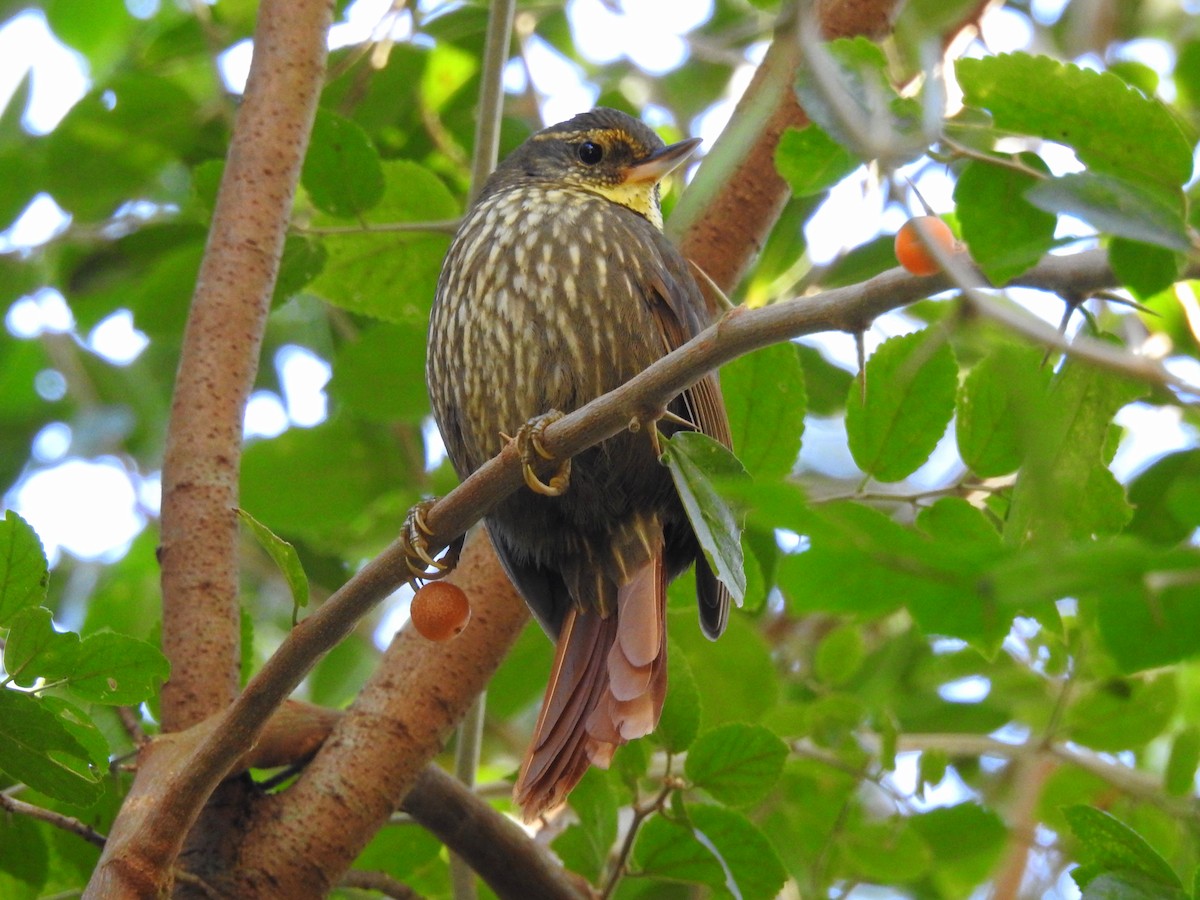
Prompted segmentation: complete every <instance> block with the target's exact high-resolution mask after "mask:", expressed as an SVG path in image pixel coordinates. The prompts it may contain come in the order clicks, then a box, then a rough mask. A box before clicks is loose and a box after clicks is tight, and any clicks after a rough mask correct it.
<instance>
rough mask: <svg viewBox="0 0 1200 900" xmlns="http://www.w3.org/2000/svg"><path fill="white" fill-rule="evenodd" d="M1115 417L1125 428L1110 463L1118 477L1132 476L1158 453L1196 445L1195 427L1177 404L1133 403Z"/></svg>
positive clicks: (1127, 478) (1122, 479) (1119, 478)
mask: <svg viewBox="0 0 1200 900" xmlns="http://www.w3.org/2000/svg"><path fill="white" fill-rule="evenodd" d="M1114 421H1115V422H1116V423H1117V424H1118V425H1120V426H1121V427H1122V428H1124V429H1125V437H1124V440H1122V441H1121V446H1120V447H1119V448H1118V450H1117V455H1116V456H1115V457H1114V458H1113V461H1112V466H1111V468H1112V472H1113V474H1114V475H1116V476H1117V479H1118V480H1119V481H1127V480H1129V479H1130V478H1132V477H1133V476H1134V475H1135V474H1136V473H1137V472H1139V471H1141V470H1142V469H1144V468H1146V467H1147V466H1148V465H1150V463H1151V462H1152V461H1153V460H1156V459H1158V458H1159V457H1162V456H1166V455H1167V454H1168V453H1174V452H1175V451H1177V450H1187V449H1188V448H1189V447H1195V446H1196V439H1197V434H1196V429H1195V427H1194V426H1192V425H1188V424H1187V423H1185V422H1184V421H1183V410H1182V409H1180V408H1179V407H1178V406H1152V405H1151V404H1149V403H1130V404H1129V405H1128V406H1126V407H1124V408H1123V409H1121V411H1120V412H1118V413H1117V415H1116V418H1115V419H1114Z"/></svg>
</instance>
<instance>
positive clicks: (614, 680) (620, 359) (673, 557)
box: [426, 109, 730, 819]
mask: <svg viewBox="0 0 1200 900" xmlns="http://www.w3.org/2000/svg"><path fill="white" fill-rule="evenodd" d="M698 143H699V141H697V140H688V141H682V142H680V143H677V144H672V145H671V146H669V147H668V146H664V145H663V142H662V140H660V139H659V137H658V136H657V135H656V134H655V133H654V132H653V131H652V130H651V129H650V128H648V127H647V126H646V125H645V124H643V123H642V122H639V121H638V120H636V119H634V118H631V117H630V116H627V115H625V114H624V113H621V112H617V111H614V110H611V109H596V110H593V111H591V112H588V113H583V114H581V115H578V116H576V117H575V118H573V119H571V120H569V121H567V122H562V123H560V124H558V125H553V126H551V127H549V128H546V129H544V130H542V131H540V132H538V133H536V134H534V135H533V136H531V137H530V138H529V139H528V140H527V141H525V143H523V144H522V145H521V146H520V147H518V148H517V149H516V150H515V151H514V152H513V153H512V155H510V156H509V157H508V158H507V159H506V160H505V161H504V162H503V163H502V164H501V165H500V166H499V168H498V169H497V170H496V172H495V173H494V174H493V175H492V177H491V178H490V179H489V180H488V182H487V184H486V185H485V186H484V189H483V191H482V192H481V194H480V196H479V199H478V200H477V201H476V202H475V204H474V205H473V206H472V207H471V209H470V210H468V212H467V215H466V218H465V219H464V220H463V223H462V225H461V226H460V228H459V230H458V233H457V235H456V236H455V238H454V242H453V244H452V245H451V247H450V251H449V253H448V254H447V256H446V261H445V263H444V265H443V268H442V274H441V279H440V280H439V282H438V288H437V296H436V299H435V300H434V305H433V315H432V319H431V322H430V329H429V350H428V364H427V373H426V374H427V379H428V383H429V392H430V395H431V398H432V400H433V409H434V413H435V415H436V417H437V422H438V426H439V427H440V429H441V433H442V437H443V439H444V441H445V444H446V449H447V452H448V453H449V456H450V460H451V461H452V462H453V464H454V467H455V469H457V470H458V474H459V475H460V476H462V477H465V476H467V475H469V474H470V473H471V472H473V471H475V469H477V468H478V467H479V466H480V465H482V464H483V463H484V462H486V461H487V460H488V459H490V458H491V457H493V456H495V455H496V454H497V453H498V452H499V451H500V450H501V449H502V447H503V445H504V443H505V441H507V440H509V439H510V438H508V437H507V435H514V434H515V435H517V439H518V441H519V442H520V444H521V448H522V456H523V458H524V459H525V460H526V465H525V480H526V482H527V484H528V486H529V488H530V489H528V490H527V489H524V488H522V489H520V490H518V491H517V492H516V493H515V494H513V495H511V496H510V497H508V498H507V499H506V500H505V501H503V502H502V503H500V504H498V505H497V506H496V507H495V508H494V509H493V510H492V511H491V513H489V514H488V516H487V518H486V524H487V530H488V533H489V534H490V536H491V539H492V544H493V545H494V546H495V549H496V553H497V555H498V556H499V558H500V561H501V562H502V563H503V565H504V568H505V569H506V570H507V572H508V574H509V577H510V578H511V579H512V581H513V584H515V585H516V587H517V588H518V590H519V591H520V592H521V594H522V596H523V597H524V598H525V600H526V602H527V603H528V604H529V607H530V609H531V610H532V612H533V614H534V616H535V617H536V618H537V620H538V621H539V622H540V623H541V625H542V627H543V628H544V629H545V630H546V632H547V633H548V634H549V635H550V636H551V637H552V638H556V639H557V651H556V653H555V657H554V665H553V669H552V671H551V674H550V682H549V685H548V687H547V689H546V696H545V699H544V700H543V704H542V711H541V715H540V716H539V717H538V721H537V726H536V728H535V731H534V736H533V740H532V743H531V744H530V747H529V750H528V752H527V754H526V757H525V761H524V764H523V765H522V766H521V772H520V776H519V778H518V781H517V784H516V788H515V790H514V797H515V799H516V801H517V803H518V804H519V805H520V806H521V808H522V810H523V812H524V814H525V816H526V818H527V819H529V818H533V817H535V816H536V815H537V814H538V813H540V812H542V811H543V810H546V809H548V808H550V807H553V806H556V805H557V804H558V803H559V802H561V801H562V800H563V798H564V797H565V796H566V795H567V793H568V792H569V791H570V790H571V788H573V787H574V786H575V784H576V783H577V782H578V781H579V779H580V778H581V777H583V774H584V772H586V771H587V767H588V765H589V764H592V763H594V764H596V765H600V766H607V765H608V763H609V761H610V760H611V759H612V755H613V753H614V751H615V750H616V749H617V747H618V746H620V745H621V744H623V743H625V742H626V741H629V740H632V739H634V738H638V737H641V736H643V735H646V734H648V733H650V732H651V731H653V730H654V728H655V726H656V725H657V724H658V719H659V715H660V713H661V712H662V705H663V698H664V695H665V693H666V684H667V643H666V621H665V616H666V588H667V582H668V581H670V580H671V579H672V578H674V577H675V576H676V575H678V574H679V573H680V572H681V571H683V570H684V569H686V568H687V567H688V566H689V565H691V564H692V562H693V561H695V563H696V594H697V600H698V603H699V608H700V625H701V628H702V629H703V630H704V633H705V634H706V635H708V637H710V638H712V639H716V638H717V637H718V636H719V635H720V634H721V632H722V630H723V629H724V627H725V623H726V620H727V618H728V614H729V592H728V591H727V590H726V588H725V586H724V585H723V584H721V583H720V582H719V581H718V580H717V578H716V577H715V575H714V574H713V572H712V570H711V568H710V567H709V565H708V563H707V562H706V561H705V558H704V554H703V553H702V552H701V551H700V550H699V547H698V545H697V542H696V537H695V535H694V534H693V532H692V529H691V526H690V525H689V523H688V520H687V518H686V516H685V515H684V512H683V508H682V506H681V504H680V502H679V499H678V496H677V495H676V493H675V489H674V486H673V484H672V481H671V476H670V474H669V472H668V470H667V469H666V467H665V466H663V465H662V464H661V463H660V462H659V460H658V459H657V457H656V452H655V451H656V447H657V440H656V436H655V424H654V423H651V422H647V423H645V424H646V427H644V428H641V429H638V430H636V431H627V432H623V433H621V434H618V435H616V436H614V437H612V438H610V439H608V440H606V441H604V442H603V443H601V444H600V445H598V446H596V447H593V448H591V449H590V450H587V451H585V452H583V453H581V454H579V455H578V456H577V457H575V458H574V459H573V460H569V461H567V463H564V464H561V465H560V467H559V469H558V473H557V474H556V475H555V476H554V477H552V478H550V479H549V483H544V482H542V481H541V480H540V479H539V476H538V472H539V471H541V470H543V469H545V468H546V461H545V460H544V459H542V458H541V457H544V456H546V454H545V451H544V448H543V447H542V445H541V443H540V441H539V439H538V436H539V434H540V429H541V428H542V427H544V425H545V424H546V423H547V422H548V421H550V420H552V418H553V415H554V414H555V413H559V412H561V413H567V412H570V411H572V410H574V409H577V408H578V407H580V406H582V405H584V404H585V403H587V402H588V401H589V400H592V399H594V398H596V397H598V396H600V395H601V394H604V393H606V392H607V391H610V390H612V389H613V388H616V387H617V386H619V385H621V384H622V383H624V382H625V381H628V380H629V379H630V378H631V377H633V376H634V375H636V374H638V373H639V372H641V371H642V370H643V369H645V368H646V367H647V366H649V365H650V364H651V363H653V362H654V361H656V360H657V359H659V358H660V357H662V356H664V355H665V354H666V353H668V352H670V351H671V350H673V349H674V348H676V347H678V346H680V345H681V344H683V343H684V342H686V341H687V340H688V339H689V338H691V337H693V336H694V335H696V334H697V333H698V332H699V331H700V330H701V329H702V328H703V327H704V326H705V325H706V324H707V322H706V321H705V319H706V314H705V304H704V300H703V297H702V295H701V293H700V290H699V288H698V287H697V284H696V282H695V280H694V279H693V277H692V274H691V272H690V271H689V268H688V263H687V262H686V261H685V260H684V258H683V257H682V256H681V255H680V254H679V251H678V250H676V249H675V247H673V246H672V245H671V243H670V242H669V241H668V240H667V239H666V237H665V236H664V235H663V233H662V212H661V209H660V206H659V182H660V180H661V179H662V178H663V177H665V176H666V175H667V174H668V173H669V172H670V171H672V170H673V169H675V168H676V167H677V166H679V165H680V164H681V163H682V162H684V161H685V160H686V159H687V158H688V157H689V156H690V155H691V154H692V152H693V151H694V150H695V148H696V146H697V145H698ZM668 408H669V410H670V412H671V413H673V414H674V416H672V417H669V418H668V419H664V420H662V421H661V422H660V423H659V424H660V425H661V426H662V428H663V431H664V432H665V433H670V432H671V431H674V430H678V428H679V427H686V426H679V425H678V420H677V419H676V418H675V417H678V419H683V420H686V421H687V422H688V423H690V424H691V425H694V426H695V427H696V429H698V430H699V431H702V432H704V433H705V434H708V435H710V436H712V437H713V438H715V439H717V440H719V441H721V442H722V443H724V444H726V445H728V444H729V443H730V439H729V424H728V421H727V419H726V416H725V408H724V404H723V402H722V399H721V393H720V388H719V386H718V383H717V379H716V376H715V375H709V376H706V377H705V378H703V379H702V380H701V381H699V382H697V383H696V384H695V385H694V386H693V387H691V388H690V389H688V390H687V391H685V392H684V393H683V394H681V395H680V396H679V397H677V398H676V399H675V400H674V401H672V402H671V404H670V405H669V407H668ZM547 413H549V414H551V415H550V416H549V417H547V416H545V415H544V414H547Z"/></svg>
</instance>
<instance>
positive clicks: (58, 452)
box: [33, 422, 71, 463]
mask: <svg viewBox="0 0 1200 900" xmlns="http://www.w3.org/2000/svg"><path fill="white" fill-rule="evenodd" d="M70 449H71V428H70V426H68V425H66V424H65V423H63V422H51V423H50V424H49V425H47V426H46V427H45V428H43V429H42V430H41V431H39V432H38V433H37V435H36V436H35V437H34V439H33V458H34V459H36V460H37V461H38V462H40V463H55V462H58V461H59V460H61V459H62V458H63V457H64V456H66V455H67V451H68V450H70Z"/></svg>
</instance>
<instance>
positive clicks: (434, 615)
mask: <svg viewBox="0 0 1200 900" xmlns="http://www.w3.org/2000/svg"><path fill="white" fill-rule="evenodd" d="M409 615H411V616H412V623H413V627H414V628H416V629H417V632H418V633H419V634H420V635H421V637H423V638H426V639H428V640H431V641H448V640H450V638H452V637H455V636H457V635H458V634H459V633H460V632H461V631H462V630H463V629H464V628H466V627H467V623H468V622H470V621H471V604H470V603H469V602H468V601H467V595H466V594H464V593H463V590H462V588H460V587H459V586H458V585H456V584H450V583H449V582H445V581H431V582H429V584H426V585H423V586H422V587H420V588H419V589H418V590H417V592H416V594H414V595H413V599H412V608H411V609H410V611H409Z"/></svg>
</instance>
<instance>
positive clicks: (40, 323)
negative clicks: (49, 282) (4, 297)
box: [4, 288, 75, 338]
mask: <svg viewBox="0 0 1200 900" xmlns="http://www.w3.org/2000/svg"><path fill="white" fill-rule="evenodd" d="M4 324H5V325H6V326H7V327H8V330H9V333H10V334H12V335H14V336H16V337H20V338H34V337H38V336H39V335H42V334H45V333H47V332H51V333H54V332H63V331H70V330H71V328H72V327H74V325H75V317H74V316H72V315H71V308H70V307H69V306H67V301H66V300H65V299H63V295H62V294H60V293H59V292H58V291H56V290H54V289H53V288H42V289H41V290H39V291H35V292H34V293H32V294H29V295H28V296H25V297H22V298H21V299H20V300H18V301H17V302H16V303H14V304H13V305H12V306H10V307H9V308H8V314H7V315H6V316H5V317H4Z"/></svg>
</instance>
